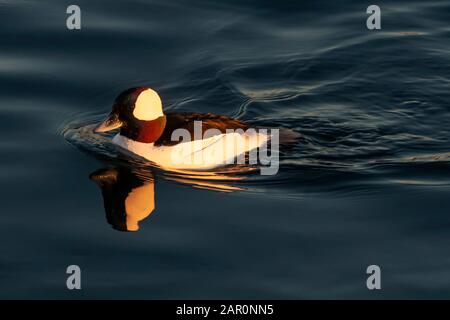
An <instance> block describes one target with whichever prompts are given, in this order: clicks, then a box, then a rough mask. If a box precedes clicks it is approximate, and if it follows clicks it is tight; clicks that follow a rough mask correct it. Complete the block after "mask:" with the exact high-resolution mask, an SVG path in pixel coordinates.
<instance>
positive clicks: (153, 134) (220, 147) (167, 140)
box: [94, 87, 271, 170]
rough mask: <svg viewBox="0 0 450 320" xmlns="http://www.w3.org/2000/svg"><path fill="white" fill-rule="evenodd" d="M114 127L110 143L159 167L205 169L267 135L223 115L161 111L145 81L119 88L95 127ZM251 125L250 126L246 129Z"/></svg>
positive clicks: (225, 162)
mask: <svg viewBox="0 0 450 320" xmlns="http://www.w3.org/2000/svg"><path fill="white" fill-rule="evenodd" d="M116 129H119V132H118V133H117V134H116V135H115V136H114V137H113V139H112V143H113V144H115V145H117V146H118V147H119V148H121V149H124V150H126V151H128V152H131V153H132V154H135V155H138V156H140V157H143V158H145V159H146V160H149V161H151V162H153V163H155V164H156V165H158V166H160V167H162V168H169V169H186V170H209V169H215V168H218V167H222V166H225V165H228V164H233V163H234V162H235V161H236V159H237V158H239V157H241V159H242V157H244V155H245V154H246V153H248V152H250V151H252V150H256V149H258V148H262V147H264V146H266V145H267V143H268V141H270V139H271V135H270V134H268V133H267V130H265V131H264V130H263V131H264V132H259V131H258V130H256V129H255V128H251V127H250V125H248V124H246V123H245V122H243V121H241V120H238V119H234V118H231V117H228V116H224V115H217V114H212V113H196V112H164V110H163V105H162V100H161V98H160V96H159V95H158V93H157V92H156V91H155V90H153V89H151V88H149V87H134V88H130V89H127V90H125V91H123V92H121V93H120V94H119V95H118V96H117V97H116V99H115V100H114V103H113V106H112V111H111V112H110V114H109V115H108V116H107V117H106V119H105V120H104V121H103V122H101V123H100V124H98V125H97V126H95V128H94V132H95V133H104V132H108V131H111V130H116ZM249 129H253V130H249Z"/></svg>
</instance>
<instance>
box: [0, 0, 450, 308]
mask: <svg viewBox="0 0 450 320" xmlns="http://www.w3.org/2000/svg"><path fill="white" fill-rule="evenodd" d="M70 4H73V3H72V2H71V1H43V0H40V1H31V0H30V1H26V0H15V1H8V0H7V1H5V0H0V17H1V24H2V28H0V40H1V41H0V48H1V50H0V54H1V56H0V81H1V86H0V114H1V120H2V121H1V122H2V125H1V126H0V132H1V136H2V139H1V140H0V145H1V149H0V152H1V153H0V159H1V162H2V166H1V171H0V175H1V179H0V185H1V187H0V188H1V189H0V190H1V199H2V205H1V208H2V209H1V215H0V243H1V244H0V248H1V256H0V288H1V290H0V297H2V298H290V299H297V298H448V297H449V294H450V258H449V255H448V248H449V246H450V234H449V232H450V217H449V214H450V198H449V197H448V193H449V187H450V166H449V153H448V148H449V146H450V141H449V140H450V135H449V130H450V126H449V120H450V110H449V105H448V102H449V98H450V90H449V87H450V78H449V71H450V55H449V50H450V41H449V36H450V26H449V23H448V21H449V19H448V17H449V14H450V5H449V3H448V2H447V1H426V2H425V1H378V2H377V3H376V4H377V5H379V6H380V7H381V11H382V29H381V30H379V31H370V30H367V28H366V18H367V16H368V15H367V14H366V13H365V11H366V8H367V6H368V5H370V4H372V3H369V2H361V1H339V2H330V1H280V2H277V3H274V2H273V1H170V2H168V1H145V0H140V1H139V0H133V1H93V0H90V1H87V0H86V1H82V0H80V1H77V3H76V4H78V5H79V6H80V7H81V11H82V30H80V31H69V30H67V29H66V26H65V19H66V17H67V15H66V13H65V12H66V8H67V6H68V5H70ZM136 85H147V86H151V87H153V88H155V89H156V90H157V91H158V92H160V94H161V97H162V99H163V101H164V105H165V107H166V109H171V110H191V111H199V112H214V113H218V114H226V115H230V116H234V117H238V118H240V119H242V120H245V121H249V122H252V123H254V124H256V125H269V126H281V127H287V128H291V129H292V130H294V131H296V132H297V133H299V134H300V135H301V137H300V139H299V141H298V143H297V144H296V145H295V146H294V147H292V148H291V149H290V150H288V151H286V152H284V153H283V154H282V157H281V168H280V172H279V174H278V175H276V176H271V177H260V176H255V175H252V176H249V177H248V179H246V180H245V181H242V182H239V184H238V185H239V187H240V188H242V189H244V190H243V191H240V192H232V193H221V192H214V191H208V190H199V189H198V188H193V187H192V186H190V185H189V184H181V183H178V182H174V181H169V180H168V179H166V177H165V176H164V174H160V175H156V177H155V201H156V209H155V211H154V212H153V213H152V215H151V216H150V217H149V218H147V219H146V220H144V221H143V222H142V223H141V229H140V231H139V232H135V233H124V232H118V231H116V230H113V229H112V228H111V226H110V225H109V224H108V223H107V222H106V219H105V213H104V208H103V201H102V198H101V193H100V190H99V189H98V187H97V186H96V185H95V184H94V183H93V182H92V181H90V180H89V174H90V173H91V172H93V171H94V170H96V169H98V168H102V167H104V166H105V165H107V163H108V160H107V158H106V160H105V157H103V158H102V159H103V160H102V161H99V160H98V159H97V157H95V155H97V156H99V155H103V156H104V155H105V151H104V150H103V149H102V148H101V147H102V145H101V143H100V146H99V143H97V144H95V145H94V144H92V145H91V144H90V142H92V141H91V140H89V139H88V138H89V137H87V136H83V135H79V136H77V137H76V138H74V137H73V136H70V137H67V135H65V133H67V130H68V128H69V129H73V128H78V129H80V128H82V127H83V126H84V125H86V124H88V123H92V122H93V121H97V120H99V119H100V118H101V117H102V116H104V115H105V114H106V113H107V112H108V111H109V109H110V106H111V103H112V101H113V99H114V97H115V96H116V95H117V94H118V93H119V92H120V91H122V90H124V89H126V88H128V87H132V86H136ZM84 138H85V139H84ZM73 146H76V147H81V149H83V150H84V151H88V154H86V152H80V148H74V147H73ZM105 162H106V163H105ZM70 264H77V265H79V266H80V267H81V269H82V287H83V289H82V290H81V291H69V290H67V288H66V277H67V275H66V273H65V271H66V267H67V266H68V265H70ZM370 264H377V265H379V266H380V267H381V269H382V290H381V291H369V290H367V288H366V276H367V275H366V273H365V271H366V267H367V266H368V265H370Z"/></svg>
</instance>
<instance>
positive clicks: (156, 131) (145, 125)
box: [120, 115, 166, 143]
mask: <svg viewBox="0 0 450 320" xmlns="http://www.w3.org/2000/svg"><path fill="white" fill-rule="evenodd" d="M165 127H166V116H164V115H163V116H161V117H159V118H156V119H155V120H137V119H136V121H133V123H132V124H127V125H126V126H124V127H122V128H121V129H120V135H122V136H124V137H127V138H128V139H131V140H134V141H137V142H142V143H153V142H155V141H156V140H158V139H159V137H161V135H162V133H163V131H164V128H165Z"/></svg>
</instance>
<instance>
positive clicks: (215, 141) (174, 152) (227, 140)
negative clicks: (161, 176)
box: [112, 132, 270, 169]
mask: <svg viewBox="0 0 450 320" xmlns="http://www.w3.org/2000/svg"><path fill="white" fill-rule="evenodd" d="M269 139H270V136H269V135H266V134H262V133H257V132H251V133H244V134H240V133H237V132H234V133H225V134H220V135H215V136H213V137H210V138H206V139H202V140H194V141H189V142H181V143H178V144H176V145H173V146H155V145H154V144H153V143H142V142H137V141H134V140H131V139H128V138H127V137H124V136H122V135H120V134H117V135H116V136H115V137H114V138H113V140H112V141H113V143H114V144H116V145H118V146H120V147H122V148H124V149H127V150H129V151H131V152H133V153H134V154H137V155H139V156H141V157H143V158H145V159H148V160H150V161H153V162H154V163H156V164H158V165H160V166H162V167H166V168H174V169H212V168H216V167H219V166H223V165H225V164H231V163H233V161H234V159H235V158H236V157H238V156H240V155H243V154H245V153H246V152H248V151H251V150H253V149H256V148H258V147H261V146H263V145H265V144H266V143H267V141H268V140H269Z"/></svg>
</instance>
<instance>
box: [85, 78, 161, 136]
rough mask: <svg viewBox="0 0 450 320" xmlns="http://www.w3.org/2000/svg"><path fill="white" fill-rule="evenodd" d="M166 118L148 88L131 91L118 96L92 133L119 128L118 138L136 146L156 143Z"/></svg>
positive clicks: (157, 100)
mask: <svg viewBox="0 0 450 320" xmlns="http://www.w3.org/2000/svg"><path fill="white" fill-rule="evenodd" d="M165 125H166V117H165V116H164V113H163V110H162V103H161V99H160V97H159V96H158V94H157V93H156V91H154V90H152V89H150V88H147V87H137V88H130V89H128V90H125V91H123V92H122V93H121V94H119V95H118V96H117V98H116V100H115V101H114V104H113V107H112V111H111V113H110V114H109V116H108V117H107V118H106V120H105V121H103V122H102V123H100V124H99V125H98V126H97V127H96V128H95V129H94V132H106V131H110V130H114V129H118V128H120V134H121V135H123V136H125V137H127V138H129V139H132V140H134V141H138V142H144V143H151V142H154V141H156V140H157V139H158V138H159V137H160V136H161V134H162V132H163V131H164V128H165Z"/></svg>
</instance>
